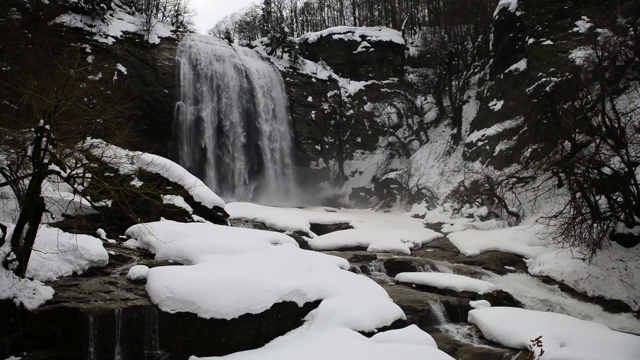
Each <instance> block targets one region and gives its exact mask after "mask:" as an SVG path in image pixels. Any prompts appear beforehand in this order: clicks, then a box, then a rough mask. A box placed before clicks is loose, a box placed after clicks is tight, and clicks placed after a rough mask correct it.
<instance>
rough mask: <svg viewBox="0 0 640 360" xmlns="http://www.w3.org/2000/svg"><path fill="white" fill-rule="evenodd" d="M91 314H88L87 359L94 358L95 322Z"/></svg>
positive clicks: (91, 359)
mask: <svg viewBox="0 0 640 360" xmlns="http://www.w3.org/2000/svg"><path fill="white" fill-rule="evenodd" d="M95 322H96V321H95V318H94V316H93V314H89V346H88V355H87V360H96V359H97V357H96V324H95Z"/></svg>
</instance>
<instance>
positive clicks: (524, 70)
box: [283, 0, 637, 206]
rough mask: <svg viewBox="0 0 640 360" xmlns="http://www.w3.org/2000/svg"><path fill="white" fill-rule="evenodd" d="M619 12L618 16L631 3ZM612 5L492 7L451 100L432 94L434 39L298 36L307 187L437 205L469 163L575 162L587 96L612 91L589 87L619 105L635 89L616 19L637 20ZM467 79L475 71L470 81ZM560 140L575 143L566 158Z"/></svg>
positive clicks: (295, 108) (293, 82) (297, 88)
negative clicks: (482, 45) (481, 49)
mask: <svg viewBox="0 0 640 360" xmlns="http://www.w3.org/2000/svg"><path fill="white" fill-rule="evenodd" d="M505 4H506V5H505ZM626 6H628V7H630V9H628V10H627V14H632V13H633V11H635V10H633V6H631V5H630V4H628V5H626ZM619 9H620V7H616V6H613V5H612V4H611V3H609V2H598V1H583V2H578V1H570V0H566V1H555V2H549V1H542V0H520V1H512V2H501V5H500V6H499V7H498V10H497V11H496V12H495V14H494V16H493V22H492V24H491V29H490V34H487V35H488V36H487V38H490V39H491V44H490V48H489V46H487V51H486V53H485V54H483V55H482V56H481V57H479V58H478V59H476V60H475V61H477V64H475V65H474V66H476V69H475V70H472V71H473V72H471V73H469V74H465V75H463V76H459V74H454V75H453V76H452V78H453V81H452V82H451V86H450V87H451V88H453V87H459V88H461V89H462V91H459V90H456V91H458V94H455V95H456V96H459V99H454V98H453V97H451V96H450V95H451V94H450V92H451V90H450V89H447V88H446V87H445V88H443V87H441V88H437V85H438V81H441V80H442V79H439V78H437V76H438V74H439V73H438V71H440V70H438V69H437V66H438V65H437V64H436V62H437V60H434V59H436V57H434V56H432V55H433V54H432V53H430V51H434V48H435V51H437V50H438V49H437V46H438V45H437V44H436V45H433V44H431V43H429V42H425V41H424V39H418V40H422V41H416V39H413V40H412V41H410V42H409V44H405V43H404V40H403V39H402V37H401V35H400V33H398V32H396V33H395V37H394V36H377V37H372V36H371V34H368V33H367V32H368V31H370V30H371V28H360V29H354V28H345V27H339V28H333V29H327V30H325V31H322V32H318V33H311V34H307V35H304V36H303V37H301V38H300V39H298V46H299V55H301V56H302V58H303V61H302V65H301V66H299V67H298V68H297V69H294V70H292V68H291V67H288V68H283V76H284V77H285V78H286V79H287V86H288V90H289V96H290V109H291V114H292V121H293V124H294V129H295V137H296V155H297V157H296V159H297V166H298V167H299V170H300V174H302V175H301V176H302V177H303V178H304V180H305V182H306V184H307V185H310V186H313V185H318V184H322V183H323V182H326V184H324V185H322V186H321V188H323V189H327V184H329V186H328V187H330V188H332V190H331V191H327V192H326V194H327V195H331V193H332V192H333V194H336V193H338V194H340V195H339V197H340V198H341V199H342V200H346V201H349V200H355V199H357V198H362V197H364V198H369V199H374V198H375V199H374V201H373V202H369V203H367V202H366V201H365V203H361V204H362V205H367V206H372V205H376V204H380V201H382V202H384V199H390V202H396V201H398V200H404V201H409V202H410V201H412V200H416V199H417V200H420V199H424V198H425V197H429V198H430V199H431V202H434V201H436V200H435V199H438V201H439V200H443V198H444V197H445V196H447V194H449V193H450V192H451V191H452V190H453V189H454V188H455V187H456V186H459V183H460V181H462V180H463V179H464V178H465V176H467V175H468V174H467V175H465V171H464V168H468V167H474V166H476V165H478V166H480V168H479V169H475V170H474V171H475V172H476V173H482V172H485V170H486V171H490V172H492V171H496V170H497V171H502V170H504V169H506V168H511V169H514V167H522V168H523V169H525V170H527V171H529V170H531V169H534V168H535V169H540V168H541V167H540V165H541V164H544V166H543V167H545V166H546V164H547V163H548V162H549V154H552V153H553V154H556V155H557V156H560V157H564V156H567V155H568V156H574V155H575V154H573V153H571V151H576V152H579V151H581V147H583V148H582V149H584V147H588V146H589V144H590V142H589V141H583V140H584V139H585V138H590V137H592V136H594V134H595V133H597V132H598V131H599V130H598V129H599V127H598V126H599V125H597V124H596V123H594V122H593V121H595V122H597V120H593V119H596V118H597V116H594V115H593V111H594V108H595V107H596V106H595V105H594V104H595V103H594V102H593V101H592V100H593V99H595V98H597V97H598V96H601V97H602V96H605V97H606V96H607V95H604V94H603V93H602V91H600V90H598V89H602V87H601V86H605V87H606V88H607V89H609V90H607V91H608V94H610V96H609V97H610V99H611V100H612V101H613V103H612V104H614V103H615V104H616V105H615V106H616V107H620V106H622V107H624V106H626V105H625V104H624V102H623V103H618V102H617V101H618V100H617V99H619V97H620V96H621V95H623V94H625V92H627V91H628V89H632V88H634V86H635V85H633V79H632V76H631V77H630V74H632V73H633V72H634V71H636V70H634V69H635V68H636V67H637V66H636V65H634V63H635V60H633V55H629V54H633V51H634V50H633V49H634V47H633V46H634V45H633V42H634V41H635V40H633V39H636V38H637V37H636V38H633V36H632V37H631V38H629V39H627V40H623V39H624V37H625V36H627V35H624V34H625V33H626V34H629V33H633V31H630V32H629V31H627V30H625V29H624V27H625V26H627V27H629V26H631V27H630V28H633V25H629V24H626V23H625V22H624V21H621V20H619V19H620V18H619V15H616V14H619V13H620V11H621V10H619ZM624 16H626V15H624ZM631 18H633V17H631ZM625 21H626V20H625ZM385 31H387V30H384V31H383V33H384V32H385ZM388 31H389V32H392V30H388ZM625 31H627V32H625ZM378 35H380V33H378ZM489 35H490V36H489ZM398 39H399V40H398ZM616 48H621V49H622V50H620V51H614V50H613V49H616ZM425 49H426V51H425ZM594 51H595V52H594ZM636 51H637V50H636ZM625 54H626V55H625ZM605 55H606V56H608V57H609V59H607V58H603V56H605ZM598 56H600V58H598ZM613 64H615V65H613ZM607 66H611V68H610V69H609V70H607V69H605V68H604V67H607ZM310 69H314V70H313V71H310ZM594 69H596V70H595V72H594ZM598 69H601V70H598ZM440 74H442V73H440ZM444 74H445V75H444V76H449V75H447V73H446V72H444ZM464 76H470V77H471V80H469V81H468V83H467V84H462V80H460V79H463V77H464ZM445 81H447V79H445ZM464 81H466V80H464ZM434 84H435V85H436V86H435V87H434V86H433V85H434ZM461 84H462V85H463V86H466V88H464V87H463V86H461ZM438 89H440V90H438ZM599 91H600V95H597V93H598V92H599ZM336 93H339V94H340V99H341V100H340V101H339V102H340V104H337V102H336V98H335V97H334V95H335V94H336ZM626 96H630V95H624V97H626ZM624 97H623V98H624ZM452 101H457V103H452ZM588 104H591V105H588ZM456 106H459V108H457V109H454V107H456ZM607 106H611V105H607ZM605 107H606V106H605ZM585 109H586V112H585V111H583V110H585ZM603 109H604V108H603ZM627 110H629V111H632V110H633V109H627ZM456 111H458V113H457V114H456V113H455V112H456ZM606 111H609V110H606ZM606 111H605V112H606ZM456 116H458V117H456ZM614 116H616V115H614ZM589 119H591V120H589ZM590 121H591V122H590ZM631 121H633V120H631ZM345 126H346V128H348V131H346V130H345ZM457 127H459V128H461V131H460V132H461V136H460V137H461V139H459V140H456V139H454V135H455V134H454V133H455V131H454V129H455V128H457ZM603 136H605V137H607V136H609V135H606V134H604V135H603ZM563 144H570V145H571V146H572V150H571V151H569V150H567V152H564V150H562V149H563V146H565V145H563ZM559 149H560V150H559ZM556 155H554V156H556ZM454 164H455V165H454ZM487 169H488V170H487ZM535 171H538V170H535ZM545 171H546V170H545ZM550 171H551V170H549V171H548V172H550ZM571 171H573V170H571ZM576 171H577V170H576ZM538 175H539V174H536V175H535V176H538ZM566 176H567V177H570V175H569V174H567V175H566ZM625 176H626V175H625ZM467 177H468V176H467ZM558 186H561V184H559V185H558ZM420 192H422V194H418V196H417V197H416V196H414V195H416V193H420ZM351 204H352V205H353V203H351Z"/></svg>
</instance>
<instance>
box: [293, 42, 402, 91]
mask: <svg viewBox="0 0 640 360" xmlns="http://www.w3.org/2000/svg"><path fill="white" fill-rule="evenodd" d="M336 34H337V35H345V34H347V35H353V31H348V30H346V31H344V32H343V33H334V35H336ZM300 48H301V52H302V56H303V57H304V58H306V59H309V60H311V61H314V62H319V61H324V62H325V63H326V64H327V65H329V67H331V69H332V70H333V71H335V72H336V73H337V74H339V75H340V76H342V77H345V78H348V79H351V80H357V81H366V80H386V79H388V78H392V77H395V78H401V77H402V76H403V74H404V70H403V69H404V65H405V57H404V51H405V46H404V45H402V44H398V43H395V42H392V41H372V40H370V39H367V38H366V36H360V38H359V39H358V38H355V39H351V40H345V39H342V38H340V37H339V36H338V37H337V38H336V37H333V36H331V35H330V36H323V37H320V38H318V39H317V40H316V41H313V42H309V41H302V42H300Z"/></svg>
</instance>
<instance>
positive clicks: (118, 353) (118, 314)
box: [113, 309, 122, 360]
mask: <svg viewBox="0 0 640 360" xmlns="http://www.w3.org/2000/svg"><path fill="white" fill-rule="evenodd" d="M115 319H116V339H115V340H116V345H115V349H114V350H113V360H122V348H121V346H120V338H121V336H122V334H121V332H122V309H115Z"/></svg>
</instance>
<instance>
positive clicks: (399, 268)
mask: <svg viewBox="0 0 640 360" xmlns="http://www.w3.org/2000/svg"><path fill="white" fill-rule="evenodd" d="M384 268H385V270H386V273H387V275H389V276H391V277H395V276H396V275H398V274H399V273H402V272H415V271H418V267H417V266H416V264H415V263H414V261H413V260H412V259H407V258H389V259H386V260H384Z"/></svg>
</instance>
